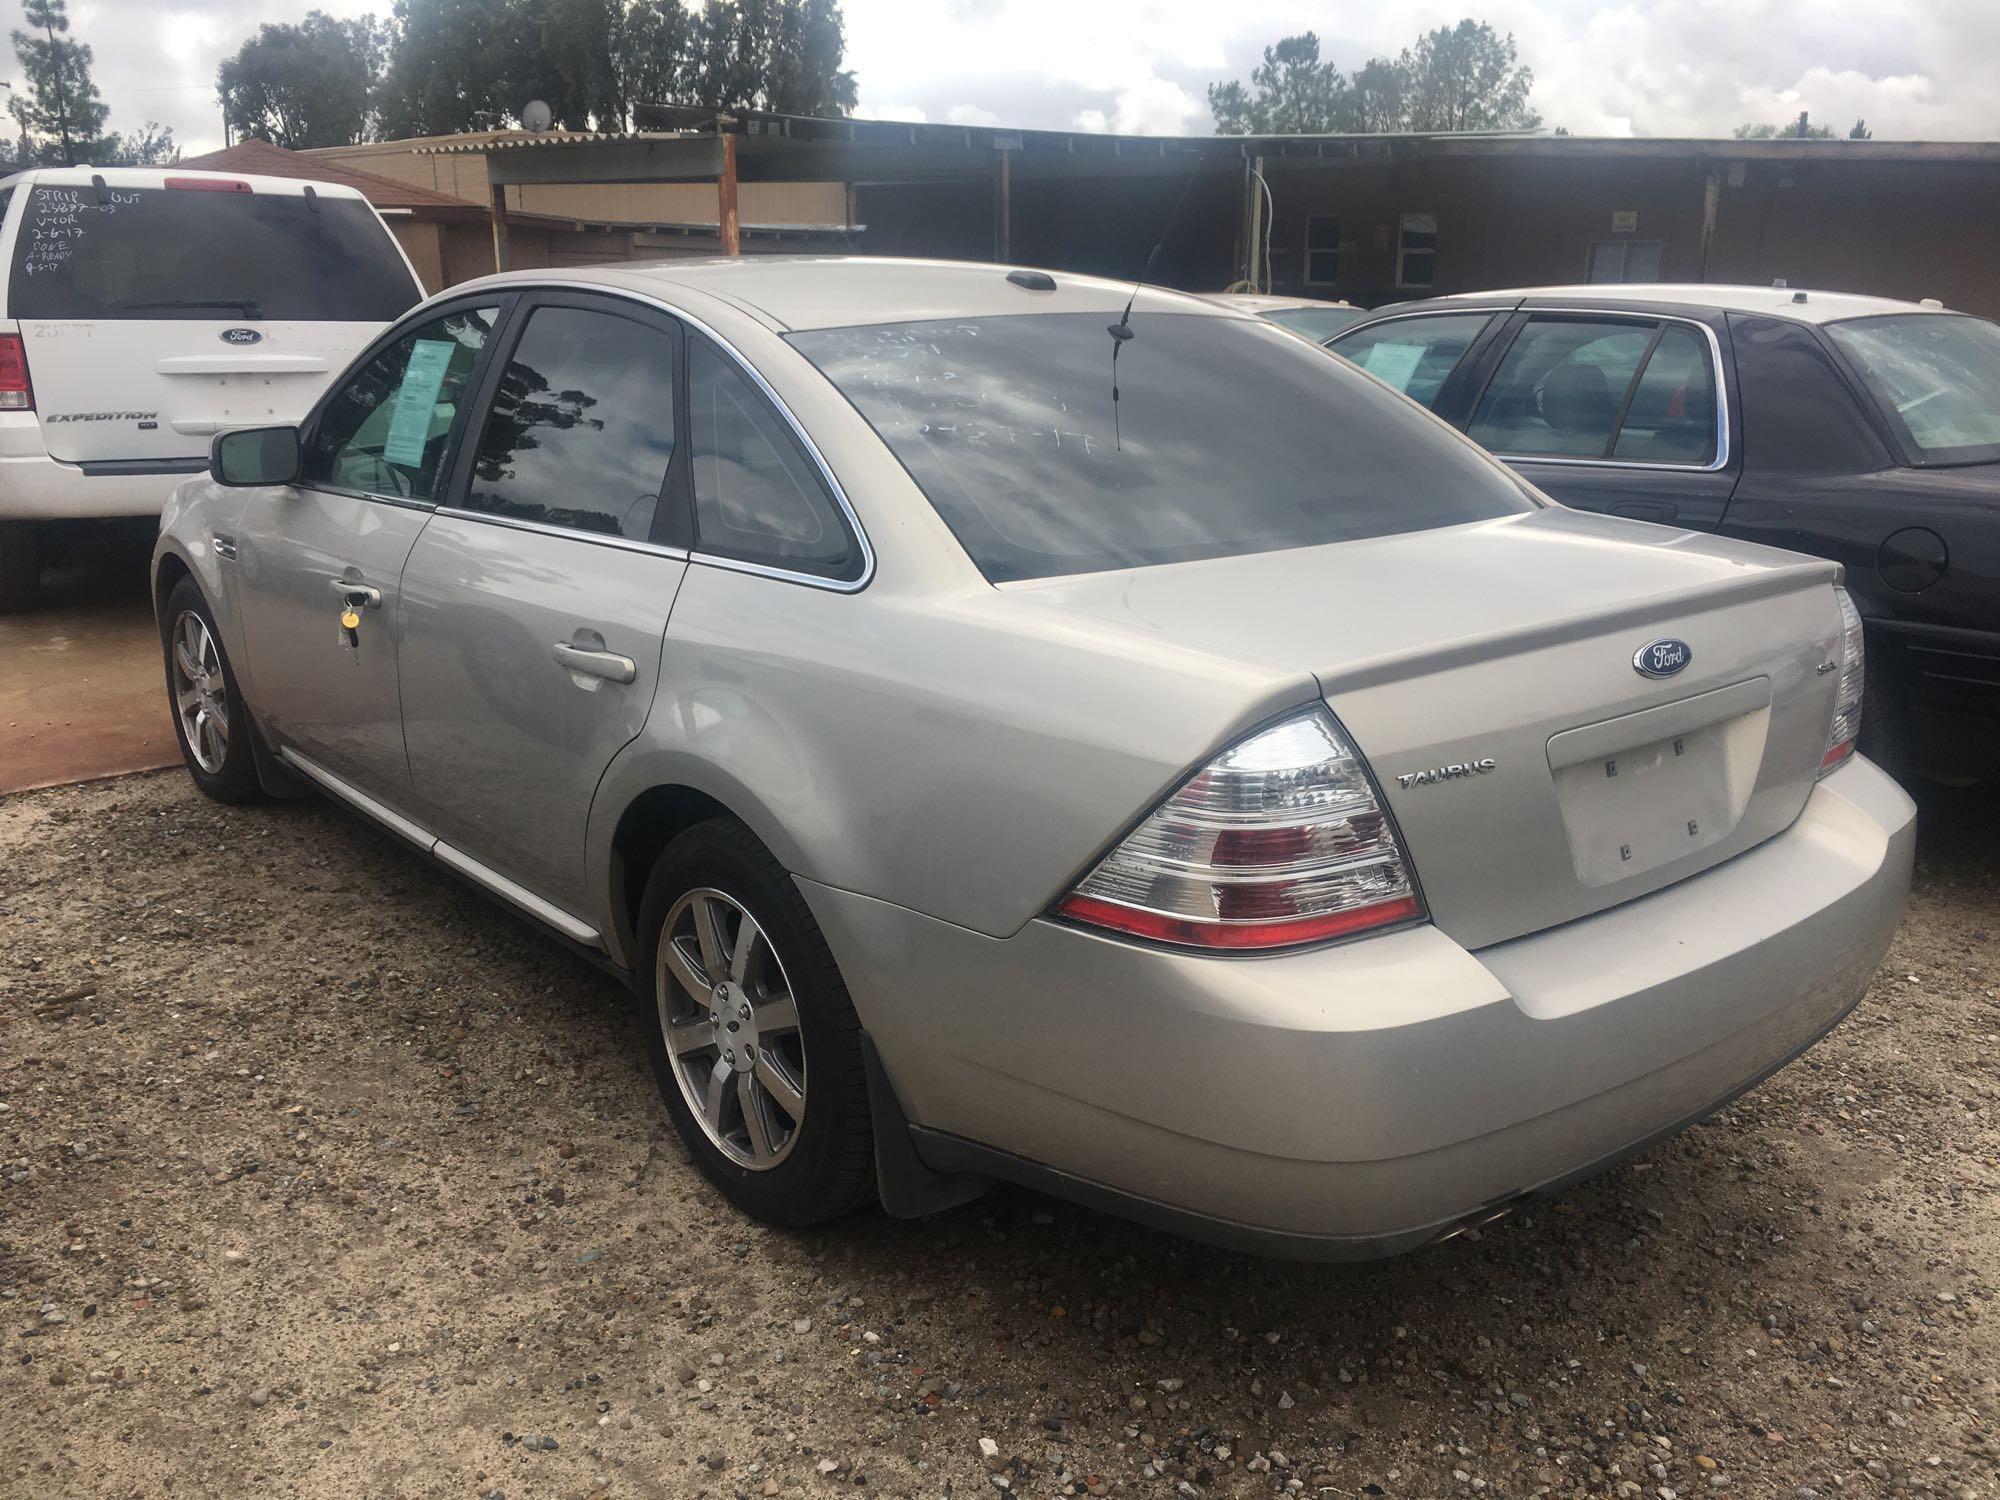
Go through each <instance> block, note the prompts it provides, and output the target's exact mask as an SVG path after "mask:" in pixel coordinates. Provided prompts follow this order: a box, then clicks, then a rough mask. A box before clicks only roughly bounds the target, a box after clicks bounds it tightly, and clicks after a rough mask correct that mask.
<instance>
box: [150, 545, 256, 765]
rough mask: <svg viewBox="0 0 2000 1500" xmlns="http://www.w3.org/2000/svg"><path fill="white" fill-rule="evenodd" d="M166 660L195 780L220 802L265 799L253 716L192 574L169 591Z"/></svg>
mask: <svg viewBox="0 0 2000 1500" xmlns="http://www.w3.org/2000/svg"><path fill="white" fill-rule="evenodd" d="M161 629H162V632H163V641H164V645H165V647H166V658H167V705H168V707H169V708H170V709H171V710H172V712H173V716H174V735H175V737H176V738H178V739H179V740H180V742H181V758H182V759H183V760H184V761H186V762H187V768H188V774H189V775H190V776H192V777H193V778H194V784H195V785H196V786H198V787H200V788H201V789H202V791H203V792H205V793H206V794H207V795H209V796H210V797H213V798H214V799H215V800H216V801H217V802H256V801H260V800H262V798H263V795H264V793H263V789H262V787H260V786H259V785H258V782H257V765H256V761H255V759H254V758H253V756H252V753H251V749H250V736H251V735H252V734H254V733H256V731H255V730H254V729H252V728H251V726H250V715H249V714H248V712H246V711H245V709H244V707H243V696H242V694H241V693H239V692H238V691H237V690H236V674H235V673H234V672H232V671H231V670H230V669H229V658H228V657H227V656H226V655H225V654H224V653H223V649H222V637H221V634H220V632H218V631H217V630H216V628H215V616H214V615H213V614H212V613H210V611H209V607H208V601H207V600H206V599H204V598H202V596H201V590H200V589H199V588H198V587H196V585H195V581H194V580H193V579H192V578H183V579H182V580H181V581H180V582H179V583H177V584H175V585H174V588H173V592H172V593H170V594H168V595H167V607H166V610H165V612H164V614H163V615H162V617H161Z"/></svg>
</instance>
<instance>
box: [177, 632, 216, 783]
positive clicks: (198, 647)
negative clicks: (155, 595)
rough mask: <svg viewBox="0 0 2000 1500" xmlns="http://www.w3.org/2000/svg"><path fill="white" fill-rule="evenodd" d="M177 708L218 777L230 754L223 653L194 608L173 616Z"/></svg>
mask: <svg viewBox="0 0 2000 1500" xmlns="http://www.w3.org/2000/svg"><path fill="white" fill-rule="evenodd" d="M170 655H171V656H172V658H173V665H174V713H175V715H176V716H177V717H178V718H179V719H180V723H181V738H182V739H183V740H184V741H185V742H186V744H187V747H188V754H189V755H192V756H193V757H194V763H195V764H196V765H198V766H200V767H201V768H202V770H204V771H206V772H208V774H209V775H211V776H213V775H215V774H217V773H218V772H219V771H221V769H222V764H223V762H224V761H225V760H227V759H228V757H229V698H228V694H227V692H226V691H225V689H224V686H223V680H222V653H221V652H220V651H218V650H217V649H216V646H215V637H214V636H212V635H210V634H209V633H208V626H207V624H206V623H205V622H204V621H203V620H202V618H201V616H200V615H198V614H196V613H195V612H194V611H193V610H191V609H190V610H183V611H182V612H181V617H180V618H179V619H178V620H176V621H174V634H173V648H172V650H171V652H170Z"/></svg>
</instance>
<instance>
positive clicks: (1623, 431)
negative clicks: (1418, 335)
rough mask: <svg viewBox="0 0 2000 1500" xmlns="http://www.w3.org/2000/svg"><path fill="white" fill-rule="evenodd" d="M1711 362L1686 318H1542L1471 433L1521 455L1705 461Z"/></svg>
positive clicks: (1482, 405) (1534, 321) (1520, 340)
mask: <svg viewBox="0 0 2000 1500" xmlns="http://www.w3.org/2000/svg"><path fill="white" fill-rule="evenodd" d="M1715 400H1716V392H1715V373H1714V360H1713V359H1712V358H1711V356H1710V351H1709V347H1708V341H1707V340H1706V339H1705V338H1704V337H1703V336H1702V334H1701V332H1700V331H1699V330H1698V329H1695V328H1693V327H1690V326H1689V325H1687V324H1684V323H1656V322H1634V321H1631V320H1620V319H1601V320H1600V319H1592V318H1577V317H1536V318H1531V319H1530V320H1529V321H1528V323H1527V324H1526V325H1525V326H1524V327H1523V328H1522V329H1521V331H1520V332H1519V333H1518V334H1516V335H1515V337H1514V342H1513V343H1512V344H1511V345H1510V346H1509V347H1508V350H1507V354H1506V357H1505V358H1504V359H1502V360H1501V362H1500V368H1499V369H1498V370H1497V371H1495V372H1494V375H1493V379H1492V381H1491V382H1490V383H1489V384H1488V385H1487V387H1486V390H1485V393H1484V394H1483V395H1481V396H1480V398H1479V405H1478V407H1477V408H1475V409H1474V411H1473V413H1472V421H1471V423H1470V424H1469V425H1468V426H1467V428H1466V432H1467V435H1468V436H1470V437H1471V438H1472V439H1473V441H1474V442H1477V443H1479V444H1481V445H1483V446H1484V447H1487V448H1490V449H1491V450H1492V451H1493V452H1495V453H1502V454H1506V455H1508V456H1510V457H1518V458H1544V457H1546V458H1577V459H1588V458H1597V459H1605V458H1616V459H1620V460H1623V461H1626V462H1639V463H1676V464H1681V463H1684V464H1689V465H1700V464H1705V463H1708V462H1709V461H1710V460H1712V459H1713V458H1714V457H1715V451H1716V450H1715V445H1716V437H1717V429H1716V420H1715Z"/></svg>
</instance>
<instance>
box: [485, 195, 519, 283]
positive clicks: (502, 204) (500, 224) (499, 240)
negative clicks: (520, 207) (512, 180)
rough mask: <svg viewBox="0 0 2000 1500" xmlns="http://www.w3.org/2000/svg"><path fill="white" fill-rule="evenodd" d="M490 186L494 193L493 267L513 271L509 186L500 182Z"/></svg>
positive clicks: (497, 269) (498, 269)
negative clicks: (508, 235)
mask: <svg viewBox="0 0 2000 1500" xmlns="http://www.w3.org/2000/svg"><path fill="white" fill-rule="evenodd" d="M488 186H489V188H490V189H491V191H492V194H493V269H494V270H496V271H511V270H513V269H514V260H513V256H512V255H511V254H510V253H509V251H508V248H507V187H506V184H504V183H499V182H495V183H490V184H488Z"/></svg>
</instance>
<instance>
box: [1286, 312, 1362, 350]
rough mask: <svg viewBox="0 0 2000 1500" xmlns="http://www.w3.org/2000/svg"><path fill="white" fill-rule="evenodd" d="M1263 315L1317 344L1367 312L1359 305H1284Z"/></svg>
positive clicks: (1359, 318) (1289, 331)
mask: <svg viewBox="0 0 2000 1500" xmlns="http://www.w3.org/2000/svg"><path fill="white" fill-rule="evenodd" d="M1264 316H1265V317H1266V318H1268V319H1269V320H1270V321H1271V322H1273V323H1276V324H1277V325H1278V326H1279V327H1280V328H1282V329H1284V330H1285V331H1286V332H1288V333H1296V334H1297V335H1298V336H1299V337H1300V338H1305V339H1311V340H1312V341H1313V342H1314V343H1315V344H1317V343H1319V342H1321V341H1322V340H1324V339H1329V338H1332V337H1333V336H1334V335H1335V334H1336V333H1338V332H1340V330H1341V329H1343V328H1345V327H1347V326H1348V325H1349V324H1350V323H1356V322H1359V321H1360V320H1361V319H1363V318H1365V317H1367V316H1368V314H1367V312H1366V311H1365V310H1364V309H1362V308H1359V307H1284V308H1280V309H1279V310H1278V311H1276V312H1267V313H1265V314H1264Z"/></svg>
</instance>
